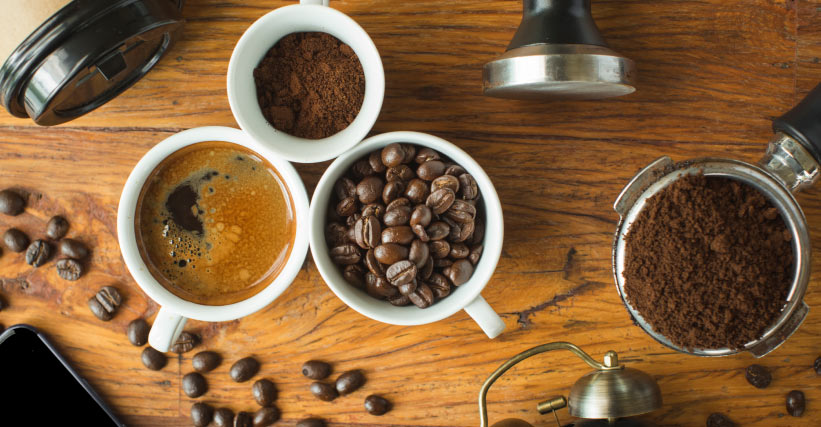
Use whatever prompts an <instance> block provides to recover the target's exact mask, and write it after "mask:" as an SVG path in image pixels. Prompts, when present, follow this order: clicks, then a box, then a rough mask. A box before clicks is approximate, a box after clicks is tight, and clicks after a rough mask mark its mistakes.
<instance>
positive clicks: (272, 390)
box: [251, 379, 277, 407]
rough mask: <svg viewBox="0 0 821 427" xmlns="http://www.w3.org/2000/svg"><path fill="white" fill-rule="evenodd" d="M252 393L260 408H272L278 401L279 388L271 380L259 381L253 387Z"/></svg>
mask: <svg viewBox="0 0 821 427" xmlns="http://www.w3.org/2000/svg"><path fill="white" fill-rule="evenodd" d="M251 391H252V392H253V394H254V400H256V401H257V404H258V405H259V406H263V407H265V406H271V405H273V404H274V401H276V400H277V387H276V386H275V385H274V383H272V382H271V381H269V380H266V379H261V380H257V381H256V382H255V383H254V385H253V386H252V387H251Z"/></svg>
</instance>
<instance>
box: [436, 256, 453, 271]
mask: <svg viewBox="0 0 821 427" xmlns="http://www.w3.org/2000/svg"><path fill="white" fill-rule="evenodd" d="M451 265H453V260H452V259H450V258H439V259H435V260H433V266H434V267H435V268H446V267H450V266H451ZM442 273H444V274H445V275H447V274H448V273H447V271H445V270H442Z"/></svg>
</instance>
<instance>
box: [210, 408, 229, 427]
mask: <svg viewBox="0 0 821 427" xmlns="http://www.w3.org/2000/svg"><path fill="white" fill-rule="evenodd" d="M214 424H216V426H217V427H233V425H234V411H232V410H230V409H228V408H219V409H217V410H216V411H215V412H214Z"/></svg>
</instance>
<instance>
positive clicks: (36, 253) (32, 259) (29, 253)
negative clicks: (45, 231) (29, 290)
mask: <svg viewBox="0 0 821 427" xmlns="http://www.w3.org/2000/svg"><path fill="white" fill-rule="evenodd" d="M51 252H52V250H51V244H49V243H48V242H46V241H45V240H41V239H37V240H35V241H33V242H31V244H30V245H29V247H28V249H26V264H28V265H30V266H32V267H35V268H36V267H40V266H41V265H43V264H45V263H46V262H48V260H49V259H50V258H51Z"/></svg>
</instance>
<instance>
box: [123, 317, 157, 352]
mask: <svg viewBox="0 0 821 427" xmlns="http://www.w3.org/2000/svg"><path fill="white" fill-rule="evenodd" d="M150 330H151V327H150V326H148V322H146V321H145V319H142V318H139V319H134V320H132V321H131V322H130V323H129V324H128V328H126V335H127V336H128V341H130V342H131V344H134V345H136V346H137V347H142V346H144V345H145V343H147V342H148V332H149V331H150Z"/></svg>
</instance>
